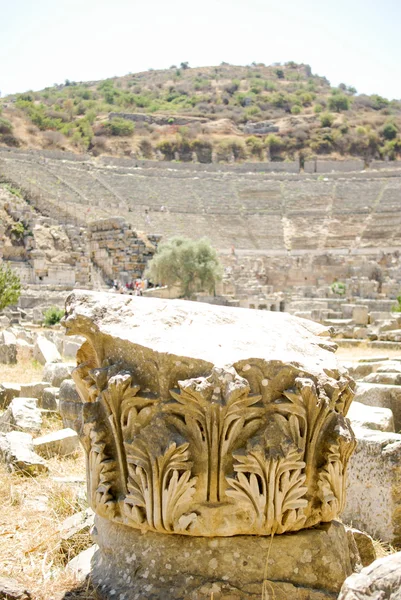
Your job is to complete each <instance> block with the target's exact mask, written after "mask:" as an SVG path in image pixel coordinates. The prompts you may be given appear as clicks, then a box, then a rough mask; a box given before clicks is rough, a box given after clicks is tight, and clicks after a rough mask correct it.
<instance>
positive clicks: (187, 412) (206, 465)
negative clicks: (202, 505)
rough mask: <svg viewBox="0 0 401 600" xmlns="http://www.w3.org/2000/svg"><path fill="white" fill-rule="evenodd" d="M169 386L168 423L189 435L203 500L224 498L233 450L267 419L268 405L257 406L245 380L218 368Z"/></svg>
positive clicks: (256, 398)
mask: <svg viewBox="0 0 401 600" xmlns="http://www.w3.org/2000/svg"><path fill="white" fill-rule="evenodd" d="M179 387H180V392H179V393H177V392H175V391H174V390H172V391H170V393H171V396H172V397H173V399H174V400H176V402H172V403H168V404H166V405H165V406H164V411H165V412H167V413H168V415H169V420H170V422H171V423H172V424H173V425H174V426H175V428H176V429H177V430H178V431H179V432H180V433H181V434H182V435H183V436H184V438H185V439H188V440H190V443H191V447H192V448H193V454H194V460H195V462H196V463H197V465H196V466H197V469H198V473H199V477H200V488H201V490H202V491H203V500H204V501H206V502H220V501H222V500H223V497H224V492H225V488H226V474H227V470H228V467H229V466H230V465H231V463H232V460H233V458H232V453H233V452H234V451H235V450H236V449H237V448H239V447H241V446H242V445H244V444H245V443H246V441H247V440H248V439H249V438H250V437H252V436H253V435H254V434H255V433H256V432H257V431H258V429H259V428H260V427H261V425H262V422H263V415H264V412H265V411H264V409H263V407H261V406H255V405H257V404H258V403H259V401H260V399H261V396H259V395H251V394H250V393H249V392H250V388H249V385H248V383H247V381H246V380H244V379H243V378H242V377H239V376H238V375H237V373H236V372H235V371H234V370H231V371H224V372H223V371H222V370H218V369H215V370H214V371H213V373H212V375H211V376H210V377H209V378H203V377H202V378H198V379H190V380H186V381H180V382H179Z"/></svg>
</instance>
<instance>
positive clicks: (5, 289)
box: [0, 264, 21, 311]
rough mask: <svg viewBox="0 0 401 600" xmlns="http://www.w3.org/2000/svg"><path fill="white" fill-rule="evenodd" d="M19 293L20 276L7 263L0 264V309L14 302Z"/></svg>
mask: <svg viewBox="0 0 401 600" xmlns="http://www.w3.org/2000/svg"><path fill="white" fill-rule="evenodd" d="M20 295H21V281H20V278H19V277H18V275H16V274H15V273H13V272H12V270H11V269H10V267H9V266H8V265H1V264H0V311H2V310H3V308H5V307H6V306H8V305H9V304H16V303H17V302H18V298H19V297H20Z"/></svg>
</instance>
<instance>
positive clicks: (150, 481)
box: [124, 440, 196, 532]
mask: <svg viewBox="0 0 401 600" xmlns="http://www.w3.org/2000/svg"><path fill="white" fill-rule="evenodd" d="M127 458H128V471H129V477H128V492H129V493H128V494H127V496H126V498H125V501H124V502H125V505H126V508H127V509H128V510H127V514H128V516H129V518H131V519H132V520H133V521H138V524H140V525H141V524H143V523H146V526H147V528H150V529H153V530H155V531H161V532H171V531H179V530H180V527H181V525H180V522H179V518H180V517H182V515H183V511H182V510H181V509H182V507H186V506H187V505H189V504H190V501H191V499H192V496H193V494H194V491H195V490H194V486H195V484H196V477H191V470H190V469H191V466H192V464H191V463H190V462H189V452H188V444H182V445H181V446H179V447H177V446H176V444H175V443H173V444H171V445H170V447H169V448H167V450H166V451H165V452H164V454H162V455H159V456H155V455H154V452H153V449H149V448H148V446H147V444H146V442H144V441H143V440H136V442H134V443H133V444H132V445H127ZM181 523H182V521H181ZM189 524H190V521H187V523H186V527H188V525H189Z"/></svg>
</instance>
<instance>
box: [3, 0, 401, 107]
mask: <svg viewBox="0 0 401 600" xmlns="http://www.w3.org/2000/svg"><path fill="white" fill-rule="evenodd" d="M400 27H401V0H381V1H380V2H378V1H377V0H336V1H335V2H328V0H276V1H275V2H273V0H199V1H196V2H195V1H193V0H192V1H191V0H151V1H149V0H148V1H146V0H140V1H139V0H112V1H111V0H0V90H1V93H2V95H3V96H4V95H6V94H7V93H14V92H23V91H26V90H29V89H33V90H39V89H43V88H44V87H46V86H51V85H53V84H54V83H63V82H64V80H65V79H70V80H71V81H91V80H98V79H105V78H107V77H112V76H114V75H125V74H127V73H129V72H132V73H135V72H137V71H145V70H147V69H149V68H154V69H162V68H168V67H170V66H171V65H172V64H179V63H181V62H185V61H188V62H189V64H190V66H191V67H196V66H208V65H219V64H220V63H221V62H222V61H225V62H229V63H231V64H238V65H246V64H250V63H252V62H253V61H255V62H263V63H265V64H266V65H268V64H271V63H273V62H286V61H289V60H294V61H295V62H299V63H300V62H304V63H308V64H310V65H311V67H312V70H313V72H314V73H317V74H319V75H324V76H326V77H327V78H328V79H329V81H330V82H331V84H332V85H338V84H339V83H341V82H343V83H345V84H347V85H353V86H354V87H356V89H357V90H358V92H359V93H367V94H373V93H377V94H380V95H382V96H385V97H387V98H390V99H392V98H397V99H401V78H400V76H399V71H400V65H399V62H400V59H401V41H400V40H401V36H400Z"/></svg>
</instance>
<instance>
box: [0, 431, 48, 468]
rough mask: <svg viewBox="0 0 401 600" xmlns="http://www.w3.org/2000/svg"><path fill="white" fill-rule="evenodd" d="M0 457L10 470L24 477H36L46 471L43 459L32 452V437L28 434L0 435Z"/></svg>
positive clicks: (17, 432)
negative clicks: (18, 472) (16, 471)
mask: <svg viewBox="0 0 401 600" xmlns="http://www.w3.org/2000/svg"><path fill="white" fill-rule="evenodd" d="M0 457H1V458H2V459H3V460H4V461H5V462H6V464H7V465H8V466H9V467H10V469H13V470H18V471H21V472H22V473H24V474H26V475H38V474H39V473H43V472H46V471H47V470H48V467H47V465H46V462H45V461H44V460H43V458H42V457H41V456H39V455H38V454H36V453H35V452H34V451H33V445H32V436H31V435H29V433H23V432H21V431H10V432H9V433H0Z"/></svg>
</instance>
